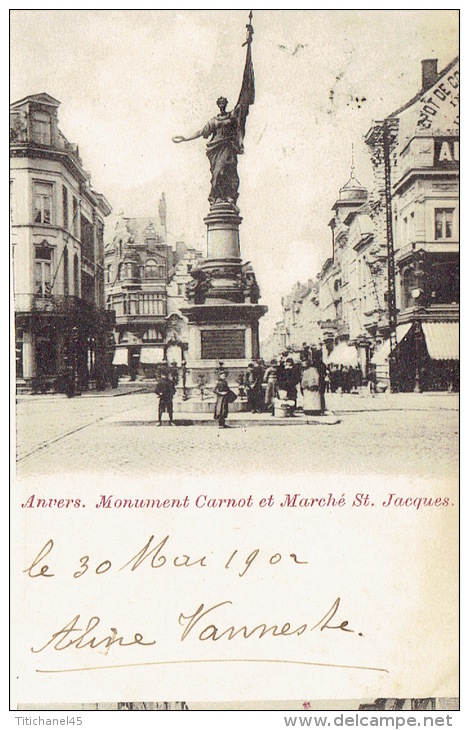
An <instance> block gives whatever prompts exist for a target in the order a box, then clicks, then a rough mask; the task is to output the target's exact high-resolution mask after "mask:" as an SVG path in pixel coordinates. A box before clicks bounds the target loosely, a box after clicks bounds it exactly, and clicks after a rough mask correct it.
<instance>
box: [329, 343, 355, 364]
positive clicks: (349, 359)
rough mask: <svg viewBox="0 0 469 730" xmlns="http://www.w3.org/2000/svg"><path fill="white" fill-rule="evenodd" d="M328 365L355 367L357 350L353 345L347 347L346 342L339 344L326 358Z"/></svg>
mask: <svg viewBox="0 0 469 730" xmlns="http://www.w3.org/2000/svg"><path fill="white" fill-rule="evenodd" d="M326 362H327V363H328V364H333V365H351V366H352V367H356V366H357V365H358V355H357V350H356V348H355V347H354V346H353V345H347V343H346V342H341V343H339V344H338V345H337V347H334V349H333V350H332V352H331V354H330V355H329V356H328V357H327V358H326Z"/></svg>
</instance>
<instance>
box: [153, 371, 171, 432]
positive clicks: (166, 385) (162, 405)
mask: <svg viewBox="0 0 469 730" xmlns="http://www.w3.org/2000/svg"><path fill="white" fill-rule="evenodd" d="M175 392H176V388H175V386H174V383H173V381H172V380H170V379H169V377H168V373H167V372H166V371H165V370H163V372H162V373H161V378H160V380H158V382H157V384H156V387H155V393H156V395H158V396H159V398H160V399H159V402H158V426H161V421H162V417H163V413H164V412H165V411H166V412H167V413H168V416H169V424H170V426H174V422H173V397H174V394H175Z"/></svg>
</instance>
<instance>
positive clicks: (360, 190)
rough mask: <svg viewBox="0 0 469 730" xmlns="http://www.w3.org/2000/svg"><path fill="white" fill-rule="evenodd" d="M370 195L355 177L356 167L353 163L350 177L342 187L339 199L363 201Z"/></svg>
mask: <svg viewBox="0 0 469 730" xmlns="http://www.w3.org/2000/svg"><path fill="white" fill-rule="evenodd" d="M367 197H368V191H367V189H366V188H364V187H363V185H361V184H360V183H359V182H358V180H357V178H356V177H355V167H354V166H353V164H352V169H351V170H350V178H349V180H348V181H347V182H346V183H345V185H344V186H343V187H342V188H340V191H339V200H340V201H350V202H355V201H357V202H361V201H365V200H366V199H367Z"/></svg>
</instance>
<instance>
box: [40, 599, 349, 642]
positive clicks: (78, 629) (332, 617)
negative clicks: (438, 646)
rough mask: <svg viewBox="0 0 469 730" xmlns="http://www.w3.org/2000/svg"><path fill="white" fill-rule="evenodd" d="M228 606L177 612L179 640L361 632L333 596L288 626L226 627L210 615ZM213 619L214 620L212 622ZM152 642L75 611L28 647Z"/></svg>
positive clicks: (202, 605)
mask: <svg viewBox="0 0 469 730" xmlns="http://www.w3.org/2000/svg"><path fill="white" fill-rule="evenodd" d="M232 605H233V602H232V601H229V600H227V601H221V602H220V603H216V604H215V605H213V606H209V607H208V608H206V607H205V604H204V603H201V604H200V606H199V607H198V608H197V609H196V610H195V611H194V612H193V613H187V614H186V613H181V614H180V615H179V619H178V624H179V625H180V626H182V627H183V631H182V633H181V636H180V641H181V642H182V641H186V640H188V639H189V638H195V639H197V640H198V641H208V640H212V641H220V640H221V639H225V640H227V641H232V640H233V639H235V638H241V639H252V638H257V639H263V638H265V637H267V636H268V637H275V638H276V637H279V636H301V635H302V634H304V633H306V632H308V631H309V632H311V631H324V630H326V629H329V630H336V631H342V632H346V633H358V635H359V636H362V635H363V634H362V633H361V632H356V631H355V630H354V629H351V628H349V622H348V621H347V620H343V621H340V619H337V618H336V614H337V613H338V611H339V607H340V598H336V600H335V601H334V603H333V604H332V606H331V607H330V608H329V609H328V610H327V611H326V612H325V614H324V615H323V616H322V618H321V619H319V621H316V622H314V623H301V624H300V625H296V624H295V625H292V624H291V623H289V622H286V623H283V624H280V623H278V624H272V625H269V624H267V623H264V622H262V623H259V624H256V625H254V626H248V624H244V625H241V626H235V625H231V626H230V625H226V624H227V623H228V624H229V623H230V622H229V621H228V622H226V621H225V622H224V624H222V623H221V621H220V619H219V618H218V617H217V618H214V616H215V613H216V614H217V615H218V614H219V613H220V610H221V609H223V608H224V607H227V606H232ZM215 620H216V621H217V623H214V621H215ZM85 621H86V620H85ZM80 624H81V625H80ZM98 627H99V628H98ZM103 634H104V635H103ZM156 643H157V642H156V639H152V640H150V641H145V639H144V636H143V634H141V633H139V632H136V633H134V634H133V636H132V637H129V638H125V637H124V636H122V635H120V634H119V632H118V631H117V629H115V628H110V629H109V630H104V631H103V630H102V628H101V619H100V618H99V617H98V616H92V617H91V618H90V619H89V620H88V622H87V623H86V624H85V622H81V616H80V614H77V615H76V616H75V617H74V618H73V619H72V620H71V621H69V622H68V623H67V624H65V626H64V627H63V628H61V629H59V630H58V631H54V632H53V633H52V635H51V636H50V638H48V639H47V641H46V642H45V643H44V644H43V645H42V646H40V647H39V648H34V647H32V648H31V651H32V652H33V653H34V654H39V653H40V652H43V651H44V650H45V649H47V648H51V649H54V650H55V651H63V650H65V649H71V648H74V649H85V648H88V649H97V648H101V649H103V648H104V649H110V648H111V647H128V646H134V645H136V644H138V645H139V646H153V645H154V644H156Z"/></svg>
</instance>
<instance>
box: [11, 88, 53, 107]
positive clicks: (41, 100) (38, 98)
mask: <svg viewBox="0 0 469 730" xmlns="http://www.w3.org/2000/svg"><path fill="white" fill-rule="evenodd" d="M31 101H32V102H35V103H36V104H47V105H48V106H53V107H55V108H57V107H58V106H60V101H57V99H54V97H53V96H51V95H50V94H46V92H45V91H43V92H42V93H41V94H31V95H30V96H25V97H24V98H23V99H20V100H19V101H14V102H13V103H12V104H10V109H15V108H16V107H19V106H24V104H26V103H27V102H31Z"/></svg>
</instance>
